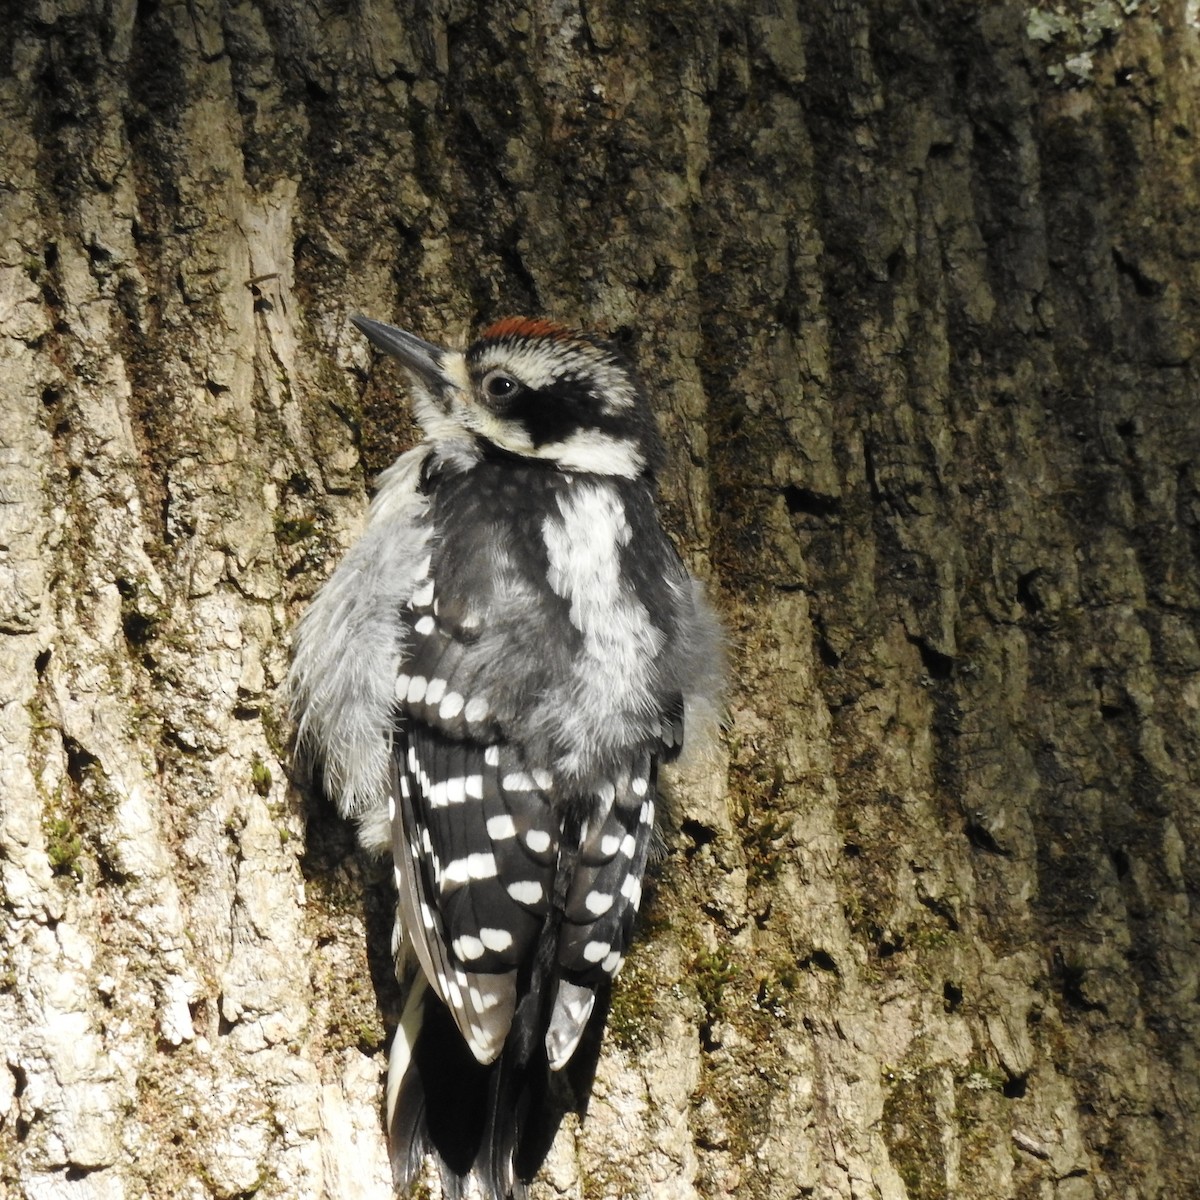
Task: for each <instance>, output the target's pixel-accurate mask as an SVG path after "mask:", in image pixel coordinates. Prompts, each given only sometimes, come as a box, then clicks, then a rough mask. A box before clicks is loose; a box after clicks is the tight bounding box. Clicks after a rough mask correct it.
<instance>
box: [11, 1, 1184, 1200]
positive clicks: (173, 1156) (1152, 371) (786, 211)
mask: <svg viewBox="0 0 1200 1200" xmlns="http://www.w3.org/2000/svg"><path fill="white" fill-rule="evenodd" d="M0 22H2V28H3V29H4V31H5V35H6V36H5V37H4V38H3V39H0V164H2V167H0V364H2V371H3V378H4V381H5V383H4V402H3V404H2V405H0V681H2V683H0V789H2V791H0V803H2V805H3V809H2V818H0V888H2V892H0V917H2V923H0V929H2V934H0V936H2V938H3V962H2V967H0V1030H2V1031H3V1038H2V1043H3V1045H2V1051H0V1196H11V1197H14V1198H15V1197H18V1196H20V1197H29V1198H30V1200H50V1198H59V1197H62V1198H67V1200H89V1198H91V1197H95V1198H97V1200H110V1198H112V1200H115V1198H118V1197H131V1198H133V1197H139V1198H140V1197H154V1198H158V1197H163V1198H167V1197H171V1198H174V1197H189V1198H195V1200H208V1198H212V1197H219V1198H221V1200H226V1198H228V1200H232V1198H234V1197H246V1196H251V1195H253V1196H256V1197H263V1198H268V1197H288V1198H289V1200H303V1198H309V1197H326V1196H328V1197H338V1198H339V1200H352V1198H355V1197H363V1198H364V1200H365V1198H367V1197H371V1198H375V1197H385V1196H387V1195H389V1182H388V1179H389V1177H388V1170H387V1164H386V1154H385V1149H384V1139H383V1130H382V1122H381V1116H380V1102H381V1091H380V1085H381V1079H382V1075H383V1071H384V1065H385V1057H386V1056H385V1050H384V1045H385V1040H386V1036H387V1032H388V1030H389V1028H390V1024H391V1023H394V1020H395V1017H396V1011H397V1002H398V997H397V994H396V989H395V985H394V983H393V981H392V980H391V977H390V970H389V963H388V949H387V942H388V936H389V925H390V919H391V918H390V905H391V898H390V896H389V892H388V886H389V885H388V872H387V870H386V869H385V868H384V867H383V866H381V865H380V864H377V863H373V862H370V861H367V860H365V859H363V858H361V857H360V856H359V855H358V854H357V853H356V852H355V850H354V846H353V837H352V831H351V830H350V829H348V828H347V827H346V826H345V825H344V824H343V823H341V822H340V821H338V820H337V818H336V817H335V816H334V815H333V814H332V812H331V811H330V809H329V806H328V805H327V804H326V803H325V802H324V801H323V800H322V799H321V798H320V797H315V796H311V795H307V794H306V793H304V792H303V791H302V790H300V789H297V788H296V787H295V786H293V785H292V784H291V783H290V781H289V765H288V764H289V754H288V736H289V731H288V724H287V717H286V712H285V711H284V706H283V700H282V697H281V694H280V684H281V681H282V679H283V677H284V674H285V671H286V663H287V653H288V650H287V647H288V638H289V631H290V629H291V627H292V625H293V622H294V620H295V618H296V616H297V615H298V613H299V612H300V611H302V609H303V607H304V604H305V603H306V602H307V600H308V599H309V597H311V595H312V594H313V592H314V590H315V589H316V588H317V587H318V586H319V585H320V582H321V581H322V579H324V578H325V576H326V575H327V573H328V572H329V570H330V569H331V568H332V566H333V564H334V563H335V562H336V560H337V558H338V556H339V555H340V554H341V553H342V552H344V550H345V548H346V546H347V545H348V544H349V543H350V542H351V541H352V540H353V538H354V536H355V535H356V533H357V531H358V530H359V529H360V528H361V524H362V520H363V515H364V511H365V502H366V495H367V487H368V485H369V481H370V479H371V478H372V476H373V475H374V474H375V473H377V472H378V471H379V470H380V469H381V468H382V467H383V466H385V465H386V464H387V463H388V462H389V461H390V460H391V459H392V458H393V457H394V456H395V455H396V454H397V453H399V452H400V451H401V450H403V449H405V448H406V447H407V446H408V445H409V444H410V442H411V439H412V436H413V429H412V425H411V422H410V420H409V416H408V413H407V409H406V407H405V405H404V402H403V399H402V391H403V387H402V380H401V378H400V376H399V373H398V372H397V371H395V370H394V369H392V368H390V367H388V366H385V365H377V364H375V363H374V361H373V359H372V355H371V354H370V352H369V350H368V347H367V345H366V343H365V342H364V341H363V339H361V338H360V337H358V336H357V335H356V334H355V333H354V332H353V330H352V329H351V327H349V325H348V316H349V314H350V313H351V312H355V311H362V312H364V313H367V314H368V315H371V316H374V317H377V318H380V319H384V320H393V321H395V322H397V323H399V324H402V325H404V326H405V327H407V328H410V329H413V330H414V331H416V332H418V333H420V334H421V335H422V336H424V337H427V338H430V339H431V340H437V339H439V338H445V339H455V338H459V339H461V338H464V337H465V336H466V335H467V334H468V333H469V332H470V330H472V329H473V328H475V327H477V325H478V324H479V323H480V322H482V321H485V320H489V319H493V318H496V317H499V316H502V315H506V314H510V313H514V312H527V313H537V314H544V315H548V316H551V317H554V318H556V319H558V320H563V321H566V322H568V323H572V324H577V325H582V326H585V327H589V328H596V329H600V330H602V331H605V332H607V333H608V334H609V335H611V336H613V337H615V338H616V339H618V340H619V341H620V342H621V343H622V344H623V345H624V346H625V347H626V348H627V350H628V352H629V353H630V355H631V356H632V357H633V359H634V360H635V361H636V363H637V364H638V366H639V369H640V371H641V373H642V375H643V377H644V379H645V381H646V383H647V386H648V387H649V389H650V391H651V392H652V394H653V395H654V397H655V399H656V402H657V404H658V407H659V410H660V413H661V416H662V423H663V427H664V432H665V434H666V436H667V441H668V444H669V446H670V452H671V457H670V464H669V467H668V469H667V471H666V474H665V478H664V492H665V497H666V509H667V514H668V518H669V524H670V525H671V527H672V528H673V529H674V530H675V531H676V533H677V534H678V538H679V542H680V545H681V547H682V548H683V550H684V552H685V554H686V556H687V558H688V559H689V562H690V563H691V565H692V566H693V567H694V568H695V569H696V570H697V571H699V572H700V573H702V574H704V575H706V576H707V577H708V578H709V579H710V580H711V590H712V592H713V594H714V596H715V597H716V598H717V599H718V603H719V604H720V606H721V608H722V611H723V613H724V615H725V618H726V620H727V623H728V626H729V628H730V631H731V658H732V663H733V678H732V683H731V689H730V697H729V705H730V714H731V716H730V722H729V729H728V736H727V744H726V750H725V752H724V753H725V754H726V755H727V757H726V758H722V759H720V760H714V761H713V762H710V763H708V764H707V765H706V766H705V767H704V768H703V769H702V770H699V771H697V772H695V773H693V775H691V776H690V777H688V778H685V779H682V780H681V781H680V782H679V784H678V785H677V788H676V793H677V794H676V801H675V813H674V817H673V822H672V826H673V827H672V836H671V845H670V850H669V852H668V854H667V856H666V858H665V861H664V862H663V863H662V865H661V867H660V868H659V869H658V871H657V875H656V878H655V881H654V883H653V886H652V887H651V888H650V889H649V893H648V900H647V911H646V914H645V919H644V922H643V931H642V934H641V936H640V939H639V942H638V945H637V946H636V948H635V950H634V952H633V954H632V956H631V959H630V961H629V963H628V965H627V967H626V970H625V973H624V974H623V975H622V978H621V980H620V984H619V987H618V991H617V996H616V1001H615V1005H614V1012H613V1017H612V1023H611V1030H610V1036H609V1039H608V1043H607V1047H606V1050H605V1053H604V1057H603V1060H602V1063H601V1068H600V1072H599V1077H598V1080H597V1085H596V1091H595V1096H594V1099H593V1103H592V1107H591V1111H590V1113H589V1115H588V1118H587V1120H586V1122H585V1123H584V1124H583V1125H582V1126H581V1127H579V1128H575V1127H574V1126H572V1127H571V1128H568V1129H565V1130H564V1131H563V1134H562V1136H561V1137H560V1139H559V1141H558V1143H557V1144H556V1148H555V1150H554V1152H553V1154H552V1155H551V1158H550V1160H549V1161H548V1163H547V1165H546V1168H545V1171H544V1172H543V1176H542V1178H541V1180H540V1182H539V1183H538V1185H537V1188H536V1192H535V1194H536V1195H538V1196H542V1197H550V1196H571V1197H585V1196H586V1197H589V1198H590V1197H596V1198H600V1197H614V1198H615V1197H634V1196H654V1197H680V1198H685V1197H693V1196H696V1195H697V1194H699V1195H705V1196H707V1195H735V1196H745V1197H754V1198H760V1197H761V1198H770V1200H776V1198H778V1200H785V1198H791V1197H798V1196H813V1197H819V1198H822V1200H824V1198H830V1200H832V1198H835V1197H836V1198H839V1200H840V1198H843V1197H845V1198H850V1197H854V1198H858V1197H880V1198H882V1200H901V1198H903V1197H908V1198H910V1200H918V1198H919V1200H937V1198H946V1200H951V1198H953V1200H960V1198H967V1200H974V1198H978V1200H996V1198H998V1197H1021V1198H1025V1197H1029V1198H1033V1197H1039V1198H1041V1197H1047V1198H1049V1197H1053V1198H1055V1200H1087V1198H1092V1197H1095V1198H1097V1200H1099V1198H1102V1197H1110V1196H1111V1197H1122V1198H1123V1200H1134V1198H1136V1200H1150V1198H1158V1197H1161V1198H1164V1200H1166V1198H1168V1197H1170V1198H1171V1200H1175V1198H1187V1197H1196V1196H1200V1184H1198V1183H1197V1180H1200V1116H1198V1113H1200V1073H1198V1071H1197V1047H1198V1018H1200V1012H1198V1009H1197V1001H1198V994H1197V993H1198V983H1200V957H1198V955H1197V947H1198V943H1200V919H1198V915H1197V892H1198V890H1200V873H1198V869H1197V854H1198V852H1200V799H1198V796H1200V790H1198V782H1200V781H1198V778H1197V777H1198V774H1200V721H1198V718H1197V712H1198V710H1200V642H1198V640H1197V633H1198V624H1200V622H1198V615H1200V555H1198V550H1200V380H1198V378H1197V374H1198V372H1197V359H1196V350H1197V342H1198V340H1200V312H1198V302H1200V174H1198V165H1200V162H1198V157H1197V148H1196V147H1197V137H1198V136H1200V120H1198V117H1200V114H1198V113H1197V107H1196V106H1197V100H1196V90H1195V79H1196V77H1197V76H1196V71H1197V61H1198V55H1200V17H1198V16H1197V11H1196V4H1195V3H1194V2H1192V0H1187V2H1185V0H1160V2H1158V3H1138V2H1137V0H1132V2H1131V3H1127V4H1124V5H1117V4H1112V3H1107V2H1104V0H1095V2H1084V0H1070V3H1068V4H1061V3H1060V4H1058V5H1052V4H1051V3H1050V2H1049V0H1037V3H1033V2H1029V3H1027V4H1024V5H1021V4H1016V3H1008V2H1003V3H994V4H987V5H976V4H973V3H965V2H959V3H954V2H953V0H946V2H943V3H940V4H934V3H928V2H924V0H913V2H911V3H905V4H897V3H891V2H888V0H874V2H871V3H861V4H860V3H851V2H849V0H831V2H830V3H826V4H821V5H811V6H809V5H797V4H783V3H778V2H773V0H755V2H754V3H750V4H746V5H739V4H734V3H727V4H722V3H717V2H713V0H692V2H691V3H686V4H668V3H665V2H664V0H648V2H641V3H632V2H630V0H589V2H588V3H587V4H581V5H575V4H573V3H570V0H566V2H558V0H554V2H551V0H530V2H529V3H528V4H522V3H519V2H518V0H492V3H489V4H487V5H472V4H468V3H465V2H463V0H433V2H432V3H415V2H411V0H397V2H396V3H394V4H393V3H391V2H390V0H328V2H327V3H319V4H309V5H301V4H297V3H294V2H293V0H260V2H258V3H250V2H246V3H240V4H233V3H225V4H220V3H216V2H211V3H210V2H207V0H195V2H193V3H188V4H184V3H173V2H161V0H142V2H141V3H139V4H136V5H135V4H133V3H130V2H129V0H110V2H108V3H101V2H100V0H61V2H60V3H56V2H55V0H44V3H41V4H39V5H34V6H31V7H30V6H25V5H18V4H16V3H10V4H9V5H8V6H7V12H6V14H5V15H4V16H2V17H0Z"/></svg>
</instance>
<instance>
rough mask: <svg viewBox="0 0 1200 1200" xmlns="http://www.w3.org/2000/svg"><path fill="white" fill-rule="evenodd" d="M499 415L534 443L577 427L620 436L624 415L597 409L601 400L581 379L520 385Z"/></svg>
mask: <svg viewBox="0 0 1200 1200" xmlns="http://www.w3.org/2000/svg"><path fill="white" fill-rule="evenodd" d="M494 407H496V409H497V411H498V413H499V415H500V416H502V417H504V418H505V419H506V420H509V421H516V422H519V423H520V424H521V426H522V427H523V428H524V430H525V432H526V433H527V434H528V435H529V440H530V442H532V443H533V445H534V446H535V447H540V446H545V445H547V444H550V443H553V442H562V441H565V440H566V439H567V438H568V437H570V436H571V434H572V433H576V432H578V431H579V430H580V429H595V430H598V431H599V432H601V433H611V434H613V435H614V436H617V437H619V436H620V435H621V431H622V427H623V426H624V425H626V424H627V419H626V420H625V421H623V420H622V418H621V417H620V416H613V415H611V414H606V413H603V412H601V411H600V402H599V400H597V398H596V396H595V394H594V393H593V392H592V390H591V388H590V387H589V386H588V385H587V384H586V383H583V382H581V381H576V380H562V381H560V382H558V383H555V384H553V385H551V386H550V387H547V388H542V389H541V390H540V391H533V390H532V389H528V388H527V389H522V390H521V391H520V392H519V393H518V394H517V395H516V396H514V397H513V398H512V400H511V402H508V403H505V404H504V405H503V408H502V409H501V408H500V406H494Z"/></svg>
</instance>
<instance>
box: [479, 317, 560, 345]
mask: <svg viewBox="0 0 1200 1200" xmlns="http://www.w3.org/2000/svg"><path fill="white" fill-rule="evenodd" d="M574 336H575V334H574V333H573V332H572V331H571V330H570V329H567V328H566V326H564V325H556V324H555V323H554V322H553V321H540V320H536V319H534V318H532V317H505V318H504V320H502V321H497V322H496V323H495V324H494V325H489V326H488V327H487V328H486V329H485V330H484V331H483V333H482V334H480V337H484V338H487V339H488V340H489V341H498V340H500V339H501V338H513V337H517V338H533V337H546V338H554V339H555V340H556V341H565V340H566V339H567V338H572V337H574Z"/></svg>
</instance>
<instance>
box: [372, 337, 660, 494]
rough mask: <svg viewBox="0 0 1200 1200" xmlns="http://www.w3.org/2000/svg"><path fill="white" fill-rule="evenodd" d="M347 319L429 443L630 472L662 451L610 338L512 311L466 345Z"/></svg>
mask: <svg viewBox="0 0 1200 1200" xmlns="http://www.w3.org/2000/svg"><path fill="white" fill-rule="evenodd" d="M351 320H352V321H353V322H354V324H355V325H357V326H358V328H359V329H360V330H361V331H362V332H363V333H364V334H365V335H366V336H367V338H368V339H369V340H370V341H371V342H372V344H374V345H375V346H376V347H377V348H378V349H380V350H382V351H384V353H386V354H391V355H393V356H394V357H396V358H398V359H399V360H400V363H401V365H402V366H403V367H404V369H405V370H406V371H407V372H408V375H409V377H410V379H411V380H412V393H413V408H414V412H415V415H416V417H417V420H418V422H419V423H420V425H421V428H422V429H423V430H424V432H425V435H426V437H427V438H429V439H430V440H431V441H435V442H436V441H438V440H451V439H453V440H456V441H459V442H462V441H464V440H466V441H470V442H474V443H475V444H477V445H478V447H479V448H480V451H481V453H482V452H486V451H487V450H488V449H489V448H491V449H495V450H499V451H502V452H504V453H506V454H510V455H516V456H517V457H518V458H521V459H526V460H529V461H530V462H532V463H542V464H544V465H547V466H551V467H557V468H558V469H559V470H562V471H566V472H581V473H585V474H594V475H618V476H624V477H627V478H637V477H638V476H640V475H643V474H653V473H654V472H655V470H656V469H657V468H658V466H659V462H660V459H661V457H662V450H661V441H660V438H659V434H658V429H657V426H656V424H655V421H654V416H653V414H652V413H651V411H650V407H649V405H648V404H647V402H646V400H645V397H644V396H643V395H642V392H641V389H640V388H639V386H638V384H637V381H636V380H635V378H634V375H633V372H632V370H631V368H630V367H629V365H628V364H627V363H626V361H625V359H624V358H623V357H622V356H621V354H620V352H619V351H618V350H617V349H616V347H615V346H613V345H612V344H611V343H610V342H607V341H605V340H603V339H602V338H599V337H596V336H595V335H593V334H589V333H581V332H578V331H576V330H572V329H567V328H565V327H563V326H561V325H555V324H553V323H551V322H549V321H537V320H529V319H527V318H523V317H512V318H509V319H507V320H503V321H498V322H496V324H494V325H490V326H489V327H488V328H487V329H485V330H484V331H483V332H482V333H481V334H480V335H479V337H478V338H477V339H476V340H475V341H474V342H473V343H472V344H471V345H470V346H469V347H468V348H467V349H466V350H451V349H444V348H442V347H440V346H435V345H433V344H431V343H430V342H426V341H424V340H423V339H421V338H419V337H417V336H416V335H415V334H411V333H407V332H406V331H404V330H402V329H397V328H396V327H395V326H393V325H385V324H383V323H382V322H379V321H372V320H369V319H368V318H366V317H359V316H355V317H352V318H351Z"/></svg>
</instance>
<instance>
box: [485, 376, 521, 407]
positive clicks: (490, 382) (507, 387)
mask: <svg viewBox="0 0 1200 1200" xmlns="http://www.w3.org/2000/svg"><path fill="white" fill-rule="evenodd" d="M483 390H484V392H485V393H486V394H487V395H488V396H490V397H491V399H493V400H507V399H509V398H510V397H511V396H515V395H516V394H517V393H518V392H519V391H520V390H521V385H520V384H519V383H518V382H517V381H516V380H515V379H514V378H513V377H512V376H511V375H505V374H504V372H503V371H491V372H489V373H488V374H487V375H485V376H484V377H483Z"/></svg>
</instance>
